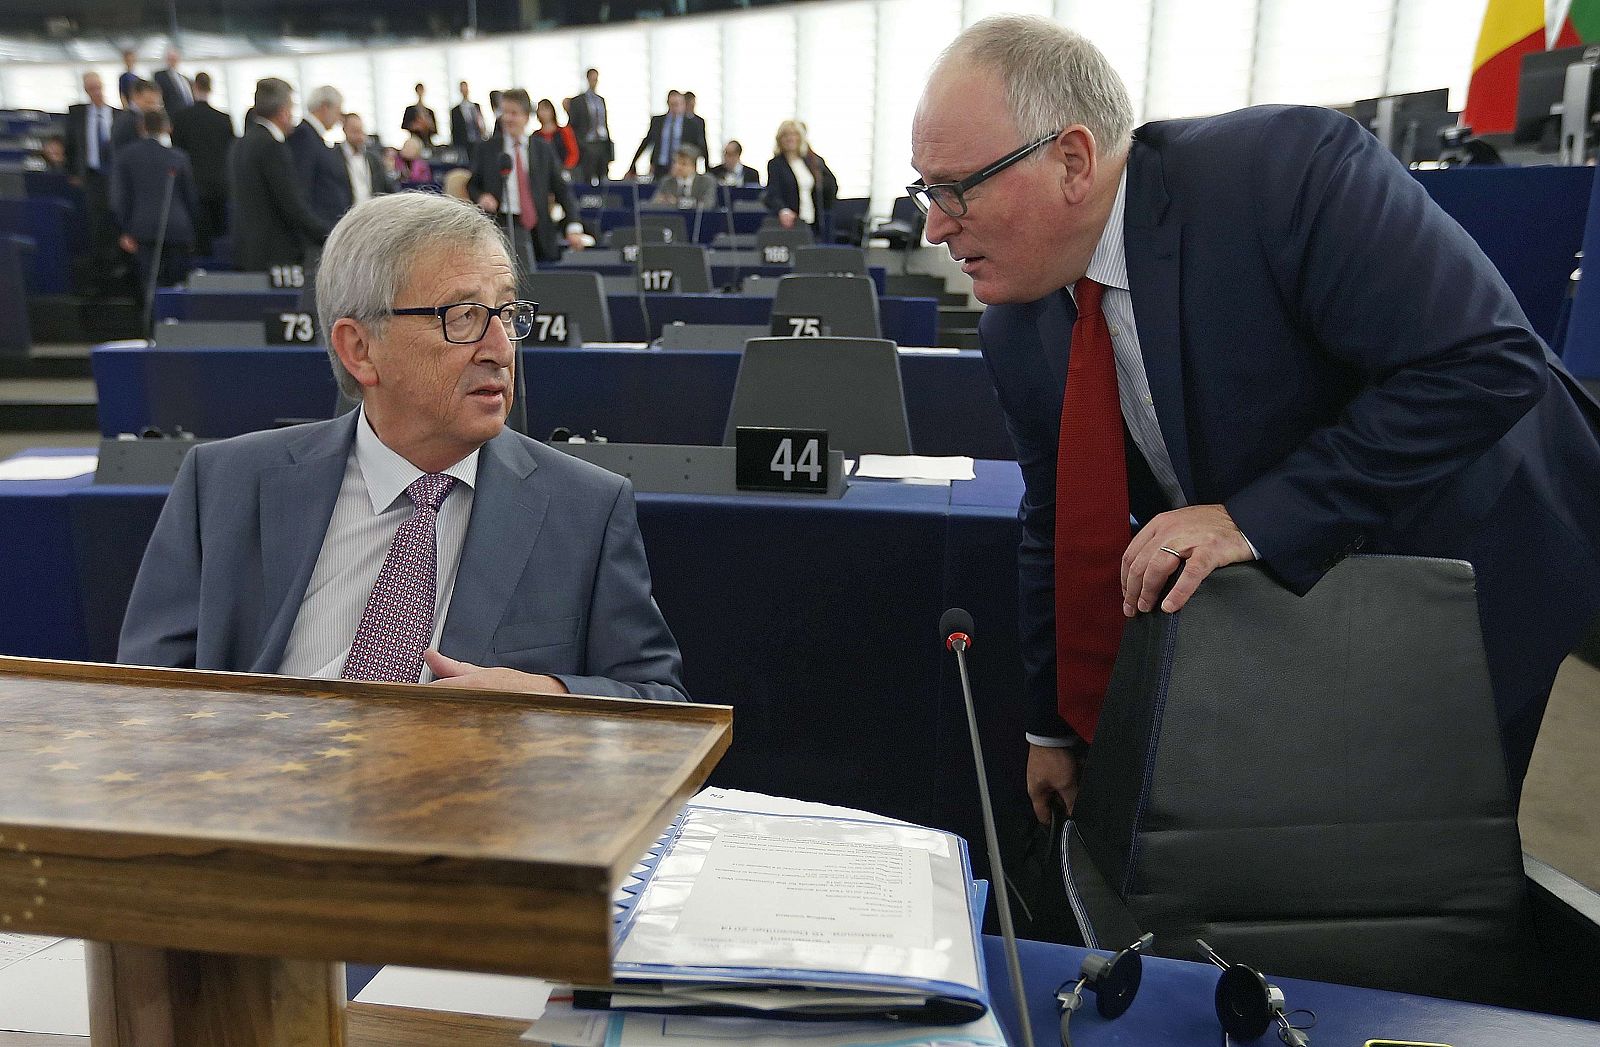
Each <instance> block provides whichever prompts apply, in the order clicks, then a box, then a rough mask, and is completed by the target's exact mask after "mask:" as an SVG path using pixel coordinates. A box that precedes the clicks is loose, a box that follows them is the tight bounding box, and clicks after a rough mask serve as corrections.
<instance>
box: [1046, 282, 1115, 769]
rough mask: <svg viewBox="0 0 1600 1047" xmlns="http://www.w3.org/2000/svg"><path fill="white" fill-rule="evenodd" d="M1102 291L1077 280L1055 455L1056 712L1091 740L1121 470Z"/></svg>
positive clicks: (1101, 676)
mask: <svg viewBox="0 0 1600 1047" xmlns="http://www.w3.org/2000/svg"><path fill="white" fill-rule="evenodd" d="M1104 290H1105V289H1104V288H1103V287H1101V286H1100V285H1099V284H1097V283H1095V282H1094V281H1093V280H1090V279H1089V278H1088V277H1084V278H1083V279H1081V280H1079V281H1078V284H1077V288H1076V291H1077V295H1076V297H1077V302H1078V320H1077V323H1075V324H1073V325H1072V350H1071V355H1070V356H1069V358H1068V361H1067V388H1066V392H1065V394H1064V395H1063V396H1062V401H1061V442H1060V445H1059V448H1058V450H1057V453H1056V542H1055V561H1056V711H1057V712H1058V713H1060V714H1061V718H1062V719H1063V720H1065V721H1067V723H1068V724H1069V725H1070V726H1071V727H1072V729H1073V730H1074V731H1077V732H1078V734H1079V735H1080V736H1081V737H1082V738H1083V739H1084V740H1085V741H1093V740H1094V729H1095V725H1096V724H1097V723H1099V721H1100V707H1101V706H1102V705H1104V704H1105V698H1106V686H1107V685H1108V684H1109V683H1110V682H1111V668H1112V666H1113V665H1114V664H1115V663H1116V660H1117V648H1118V647H1120V646H1121V644H1122V624H1123V618H1122V582H1121V564H1122V554H1123V552H1124V551H1125V550H1126V549H1127V547H1128V539H1129V533H1128V531H1129V528H1128V464H1127V452H1126V449H1125V447H1124V445H1123V433H1122V407H1121V405H1120V403H1119V402H1118V400H1117V360H1116V355H1115V353H1114V352H1113V350H1112V348H1111V330H1110V328H1108V327H1107V326H1106V317H1105V314H1104V313H1102V312H1101V311H1100V296H1101V293H1102V292H1103V291H1104Z"/></svg>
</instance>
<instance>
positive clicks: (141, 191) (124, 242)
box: [111, 109, 200, 287]
mask: <svg viewBox="0 0 1600 1047" xmlns="http://www.w3.org/2000/svg"><path fill="white" fill-rule="evenodd" d="M140 119H141V120H143V122H144V136H143V137H141V138H138V139H136V140H134V141H132V142H129V143H128V144H127V145H125V146H123V147H122V149H121V150H119V151H118V152H117V159H116V167H115V170H114V172H113V173H112V176H111V205H112V210H113V211H115V213H116V216H117V222H118V223H119V224H120V225H121V227H122V239H121V246H122V249H123V250H124V251H127V252H128V253H129V254H131V255H133V256H134V258H135V259H136V261H137V263H138V267H139V286H140V287H148V286H150V275H151V271H152V267H153V266H154V265H155V245H156V243H157V241H160V242H161V245H162V246H161V261H160V266H161V269H160V272H159V273H158V274H157V278H156V284H157V286H159V287H171V286H172V285H173V284H176V283H181V282H183V281H184V280H186V279H187V278H188V276H189V268H190V260H191V258H192V257H193V254H194V216H195V215H196V214H197V213H198V212H199V210H200V201H199V198H198V197H197V196H196V193H195V184H194V171H193V169H191V168H190V166H189V158H188V157H187V156H185V155H184V153H183V150H181V149H174V148H172V146H171V145H169V144H167V142H166V141H165V139H166V138H167V131H168V125H167V114H166V113H165V112H164V111H162V110H160V109H152V110H150V111H149V112H148V113H141V114H140ZM168 182H171V184H172V196H171V199H170V201H169V200H168V198H167V183H168ZM163 207H165V211H166V214H165V217H166V226H165V232H164V233H163V227H162V224H161V220H162V217H163V216H162V210H163Z"/></svg>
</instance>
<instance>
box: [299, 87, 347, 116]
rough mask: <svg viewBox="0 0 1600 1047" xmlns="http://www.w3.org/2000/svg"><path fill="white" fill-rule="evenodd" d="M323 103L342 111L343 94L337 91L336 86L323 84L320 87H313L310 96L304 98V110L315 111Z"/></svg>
mask: <svg viewBox="0 0 1600 1047" xmlns="http://www.w3.org/2000/svg"><path fill="white" fill-rule="evenodd" d="M325 105H331V106H333V107H334V108H335V109H337V110H339V112H341V113H342V112H344V95H342V94H340V93H339V89H338V88H337V87H331V86H329V85H328V84H323V85H322V86H321V87H317V88H313V89H312V91H311V94H310V96H308V97H307V98H306V110H307V111H309V112H315V111H316V110H318V109H321V108H322V107H323V106H325Z"/></svg>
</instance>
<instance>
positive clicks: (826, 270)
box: [794, 244, 867, 276]
mask: <svg viewBox="0 0 1600 1047" xmlns="http://www.w3.org/2000/svg"><path fill="white" fill-rule="evenodd" d="M794 271H795V272H797V273H820V274H822V275H824V276H866V275H867V252H865V251H863V250H862V249H861V248H859V247H848V246H845V245H842V244H823V245H820V246H817V247H797V248H795V251H794Z"/></svg>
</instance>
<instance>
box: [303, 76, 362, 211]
mask: <svg viewBox="0 0 1600 1047" xmlns="http://www.w3.org/2000/svg"><path fill="white" fill-rule="evenodd" d="M343 118H344V96H343V95H341V94H340V93H339V92H338V90H337V89H335V88H332V87H328V86H326V85H324V86H322V87H318V88H316V89H314V90H313V91H312V92H311V94H310V95H308V96H307V97H306V115H305V119H303V120H301V121H300V123H299V124H297V125H296V126H295V129H294V130H293V131H290V132H289V152H290V153H291V154H292V155H293V156H294V173H295V177H296V178H298V179H299V181H300V189H301V191H302V192H303V193H304V194H305V198H306V203H308V204H310V205H311V210H312V211H313V212H315V213H316V216H317V217H318V218H320V219H322V220H323V221H324V222H325V223H327V224H328V225H329V226H330V227H331V226H332V225H333V224H334V223H335V222H337V221H338V220H339V219H341V218H343V217H344V213H345V212H346V211H348V210H350V205H351V204H353V203H354V202H355V197H354V195H353V191H352V189H351V187H350V170H349V167H348V166H347V165H346V164H345V160H344V154H343V153H342V152H340V151H339V148H338V146H336V145H334V144H333V143H332V142H331V141H329V137H330V136H331V135H332V134H333V129H334V128H336V127H338V126H339V123H340V121H341V120H342V119H343Z"/></svg>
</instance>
